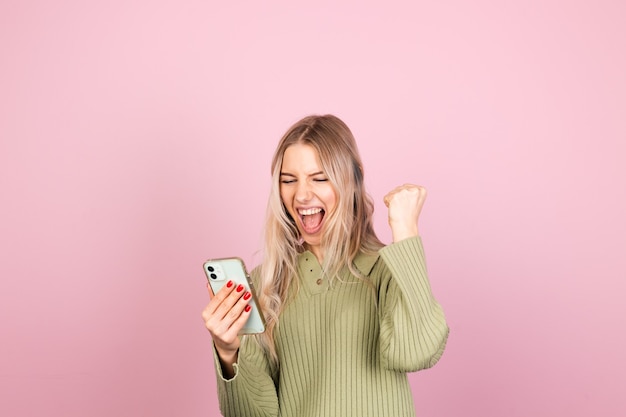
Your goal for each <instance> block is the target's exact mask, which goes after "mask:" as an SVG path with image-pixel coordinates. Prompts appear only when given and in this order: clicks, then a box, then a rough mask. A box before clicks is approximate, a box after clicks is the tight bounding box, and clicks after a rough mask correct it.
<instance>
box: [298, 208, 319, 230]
mask: <svg viewBox="0 0 626 417" xmlns="http://www.w3.org/2000/svg"><path fill="white" fill-rule="evenodd" d="M322 213H323V212H321V211H320V212H319V213H315V214H311V215H308V216H302V224H303V225H304V228H305V229H306V230H314V229H316V228H317V227H318V226H319V225H320V223H321V222H322V217H324V216H323V215H322Z"/></svg>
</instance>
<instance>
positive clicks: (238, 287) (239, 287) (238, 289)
mask: <svg viewBox="0 0 626 417" xmlns="http://www.w3.org/2000/svg"><path fill="white" fill-rule="evenodd" d="M241 291H243V285H241V284H239V285H238V286H237V292H241Z"/></svg>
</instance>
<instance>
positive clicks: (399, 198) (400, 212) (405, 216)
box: [385, 184, 426, 242]
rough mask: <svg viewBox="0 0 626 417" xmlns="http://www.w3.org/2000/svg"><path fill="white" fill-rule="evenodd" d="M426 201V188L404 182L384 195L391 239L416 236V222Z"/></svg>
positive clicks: (398, 239)
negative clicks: (387, 209)
mask: <svg viewBox="0 0 626 417" xmlns="http://www.w3.org/2000/svg"><path fill="white" fill-rule="evenodd" d="M424 201H426V188H424V187H422V186H420V185H414V184H404V185H401V186H399V187H396V188H394V189H393V190H391V191H390V192H389V193H388V194H387V195H386V196H385V205H386V206H387V207H388V208H389V226H390V227H391V234H392V236H393V241H394V242H398V241H400V240H402V239H406V238H409V237H413V236H417V235H418V234H419V232H418V228H417V222H418V220H419V216H420V213H421V211H422V207H423V206H424Z"/></svg>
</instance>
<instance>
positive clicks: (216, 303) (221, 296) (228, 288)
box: [207, 280, 235, 314]
mask: <svg viewBox="0 0 626 417" xmlns="http://www.w3.org/2000/svg"><path fill="white" fill-rule="evenodd" d="M234 290H235V284H234V282H233V281H232V280H229V281H228V282H227V283H226V285H224V286H223V287H222V288H221V289H220V290H219V291H218V292H217V294H216V293H214V292H213V288H211V286H210V285H209V296H210V297H211V301H210V302H209V305H208V306H207V307H208V308H209V312H210V313H211V314H213V313H214V312H215V311H216V310H217V309H218V308H219V307H220V305H221V304H222V303H223V302H224V300H226V299H227V298H228V296H229V295H230V294H231V293H232V292H233V291H234Z"/></svg>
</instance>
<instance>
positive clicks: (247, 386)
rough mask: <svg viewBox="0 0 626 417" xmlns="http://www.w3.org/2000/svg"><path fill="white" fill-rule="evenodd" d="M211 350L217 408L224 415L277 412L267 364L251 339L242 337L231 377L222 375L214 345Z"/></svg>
mask: <svg viewBox="0 0 626 417" xmlns="http://www.w3.org/2000/svg"><path fill="white" fill-rule="evenodd" d="M213 354H214V357H215V367H216V373H217V387H218V398H219V402H220V411H221V412H222V415H223V416H225V417H231V416H232V417H235V416H236V417H241V416H250V417H253V416H254V417H257V416H258V417H269V416H278V397H277V395H276V386H275V384H274V381H273V379H272V377H271V374H272V373H271V370H270V366H269V364H268V361H267V358H266V356H265V355H264V353H263V351H262V349H261V348H260V347H259V346H258V345H257V344H256V343H255V341H254V340H251V339H250V338H249V337H247V336H244V337H243V339H242V344H241V348H240V351H239V357H238V360H237V363H235V364H234V369H235V376H234V377H233V378H232V379H229V380H227V379H225V378H224V377H223V375H222V368H221V365H220V361H219V358H218V356H217V352H216V351H215V349H213Z"/></svg>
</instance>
